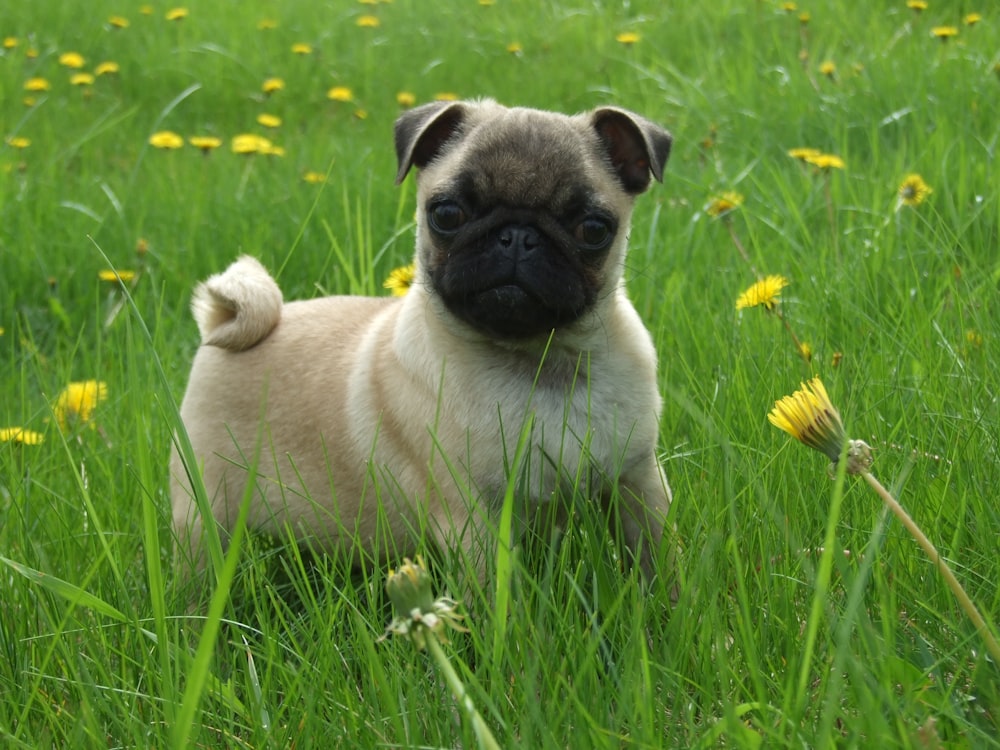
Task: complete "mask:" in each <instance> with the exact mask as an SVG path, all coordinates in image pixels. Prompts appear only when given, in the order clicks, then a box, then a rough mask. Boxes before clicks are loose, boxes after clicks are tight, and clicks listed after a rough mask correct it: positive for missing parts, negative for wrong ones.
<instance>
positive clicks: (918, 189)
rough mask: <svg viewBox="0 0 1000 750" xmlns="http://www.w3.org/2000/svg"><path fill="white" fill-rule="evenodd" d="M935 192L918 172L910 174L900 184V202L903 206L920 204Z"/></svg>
mask: <svg viewBox="0 0 1000 750" xmlns="http://www.w3.org/2000/svg"><path fill="white" fill-rule="evenodd" d="M932 192H934V191H933V190H932V189H931V186H930V185H928V184H927V183H926V182H924V179H923V177H921V176H920V175H918V174H908V175H906V177H905V178H904V179H903V182H902V183H900V186H899V203H900V205H903V206H919V205H920V204H921V203H923V202H924V200H925V199H926V198H927V196H928V195H930V194H931V193H932Z"/></svg>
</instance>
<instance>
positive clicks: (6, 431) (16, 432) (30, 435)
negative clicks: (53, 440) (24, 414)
mask: <svg viewBox="0 0 1000 750" xmlns="http://www.w3.org/2000/svg"><path fill="white" fill-rule="evenodd" d="M43 440H45V436H44V435H42V433H40V432H35V431H33V430H26V429H24V428H23V427H0V443H21V444H22V445H39V444H41V442H42V441H43Z"/></svg>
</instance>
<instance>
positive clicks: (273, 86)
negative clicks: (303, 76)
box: [260, 78, 285, 94]
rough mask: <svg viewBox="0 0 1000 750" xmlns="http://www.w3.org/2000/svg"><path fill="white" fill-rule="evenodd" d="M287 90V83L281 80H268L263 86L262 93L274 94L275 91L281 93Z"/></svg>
mask: <svg viewBox="0 0 1000 750" xmlns="http://www.w3.org/2000/svg"><path fill="white" fill-rule="evenodd" d="M283 88H285V81H284V79H281V78H268V79H267V80H266V81H264V83H263V84H261V87H260V89H261V91H263V92H264V93H265V94H273V93H274V92H275V91H281V90H282V89H283Z"/></svg>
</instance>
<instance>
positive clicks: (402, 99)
mask: <svg viewBox="0 0 1000 750" xmlns="http://www.w3.org/2000/svg"><path fill="white" fill-rule="evenodd" d="M416 103H417V96H416V94H413V93H411V92H409V91H400V92H399V93H398V94H396V104H398V105H399V106H400V107H412V106H413V105H414V104H416Z"/></svg>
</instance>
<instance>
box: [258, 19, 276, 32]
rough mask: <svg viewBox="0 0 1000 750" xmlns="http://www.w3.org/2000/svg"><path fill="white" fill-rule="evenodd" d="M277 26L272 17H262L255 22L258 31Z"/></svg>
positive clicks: (268, 29)
mask: <svg viewBox="0 0 1000 750" xmlns="http://www.w3.org/2000/svg"><path fill="white" fill-rule="evenodd" d="M276 28H278V22H277V21H276V20H275V19H273V18H262V19H260V20H259V21H258V22H257V29H258V30H260V31H272V30H274V29H276Z"/></svg>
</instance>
